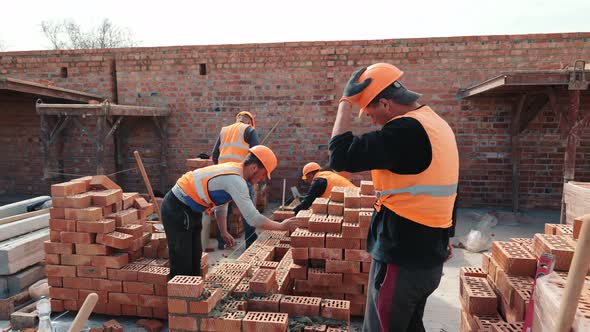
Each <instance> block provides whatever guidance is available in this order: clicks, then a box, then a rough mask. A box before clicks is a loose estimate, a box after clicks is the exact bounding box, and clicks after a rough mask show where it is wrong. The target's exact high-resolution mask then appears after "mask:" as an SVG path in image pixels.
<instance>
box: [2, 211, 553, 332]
mask: <svg viewBox="0 0 590 332" xmlns="http://www.w3.org/2000/svg"><path fill="white" fill-rule="evenodd" d="M274 208H276V206H274V205H271V206H269V208H268V209H267V211H273V210H274ZM488 213H489V215H491V216H494V217H495V218H496V219H497V220H498V223H497V225H496V226H495V227H493V229H492V233H491V236H492V239H493V240H507V239H509V238H513V237H532V236H533V234H535V233H542V232H543V229H544V224H545V223H559V211H536V210H535V211H527V212H525V213H522V214H520V215H517V216H515V215H514V214H512V213H510V212H506V211H499V210H490V209H460V210H459V215H458V219H459V220H458V225H457V230H456V237H455V238H453V239H452V242H453V243H455V244H456V243H458V242H461V241H464V236H465V235H467V234H468V233H469V231H470V230H471V229H472V228H474V227H475V226H476V225H477V223H478V222H479V221H480V220H481V219H482V217H484V216H485V215H486V214H488ZM489 215H488V217H489ZM243 240H244V238H243V235H242V237H241V239H239V240H238V242H237V246H236V247H235V248H233V249H232V250H222V251H220V250H216V251H214V252H211V253H209V271H212V270H213V269H215V267H216V266H217V265H218V264H219V263H220V261H222V260H224V261H226V260H230V261H231V260H232V259H235V258H237V257H239V256H240V255H241V253H242V252H243V243H244V241H243ZM215 245H216V241H215V240H213V239H212V240H210V241H209V247H215ZM453 254H454V256H453V258H452V259H451V260H450V261H449V262H448V263H447V264H446V265H445V267H444V276H443V278H442V280H441V283H440V286H439V287H438V289H437V290H436V292H435V293H434V294H433V295H432V296H430V298H429V300H428V303H427V305H426V311H425V314H424V324H425V326H426V330H427V331H429V332H454V331H459V320H460V310H461V309H460V304H459V269H460V268H461V267H462V266H481V253H473V252H470V251H467V250H464V249H459V248H455V249H454V251H453ZM53 317H54V322H55V324H54V326H55V332H62V331H63V332H65V331H67V328H68V326H69V324H70V323H71V321H72V319H73V317H75V313H67V314H65V315H63V316H61V317H59V318H58V319H55V318H57V317H58V315H55V314H54V315H53ZM109 319H111V317H108V316H104V315H92V316H91V319H90V321H89V323H88V324H87V326H88V327H92V326H100V324H102V323H103V322H105V321H107V320H109ZM116 319H117V321H119V322H120V323H121V324H122V325H123V326H124V327H125V331H143V329H141V328H138V327H137V326H136V325H135V322H136V321H137V319H138V318H135V317H117V318H116ZM8 325H9V324H8V322H6V321H0V327H6V326H8ZM361 326H362V319H353V320H352V322H351V331H360V327H361Z"/></svg>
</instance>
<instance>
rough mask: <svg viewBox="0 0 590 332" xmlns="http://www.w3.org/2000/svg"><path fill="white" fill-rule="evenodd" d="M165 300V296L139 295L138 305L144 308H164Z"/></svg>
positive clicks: (166, 303)
mask: <svg viewBox="0 0 590 332" xmlns="http://www.w3.org/2000/svg"><path fill="white" fill-rule="evenodd" d="M167 300H168V298H167V297H165V296H156V295H147V294H139V305H140V306H144V307H150V308H154V307H165V306H167V305H168V302H167Z"/></svg>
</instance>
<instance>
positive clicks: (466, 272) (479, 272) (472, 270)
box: [459, 266, 488, 278]
mask: <svg viewBox="0 0 590 332" xmlns="http://www.w3.org/2000/svg"><path fill="white" fill-rule="evenodd" d="M459 274H460V275H462V276H467V277H478V278H486V277H487V276H488V274H487V273H485V272H484V271H483V269H482V268H480V267H474V266H464V267H462V268H461V270H460V271H459Z"/></svg>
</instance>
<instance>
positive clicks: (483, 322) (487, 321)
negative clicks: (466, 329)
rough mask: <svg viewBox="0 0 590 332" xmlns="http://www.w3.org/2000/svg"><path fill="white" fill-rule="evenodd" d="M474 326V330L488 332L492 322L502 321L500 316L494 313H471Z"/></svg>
mask: <svg viewBox="0 0 590 332" xmlns="http://www.w3.org/2000/svg"><path fill="white" fill-rule="evenodd" d="M473 321H474V323H475V324H474V325H475V326H474V327H475V328H476V331H482V332H483V331H486V332H489V331H491V329H492V324H494V323H496V322H500V321H502V318H501V317H500V316H499V315H498V314H497V313H496V314H493V315H473Z"/></svg>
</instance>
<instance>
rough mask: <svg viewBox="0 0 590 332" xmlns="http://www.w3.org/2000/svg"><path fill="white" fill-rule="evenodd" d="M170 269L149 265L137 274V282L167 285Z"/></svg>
mask: <svg viewBox="0 0 590 332" xmlns="http://www.w3.org/2000/svg"><path fill="white" fill-rule="evenodd" d="M169 274H170V268H167V267H163V266H153V265H148V266H145V267H144V268H143V269H141V270H139V271H138V272H137V280H138V281H143V282H149V283H153V284H166V283H167V282H168V275H169Z"/></svg>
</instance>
